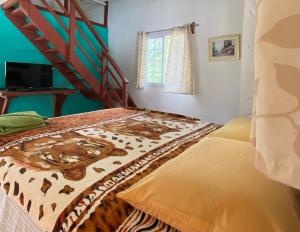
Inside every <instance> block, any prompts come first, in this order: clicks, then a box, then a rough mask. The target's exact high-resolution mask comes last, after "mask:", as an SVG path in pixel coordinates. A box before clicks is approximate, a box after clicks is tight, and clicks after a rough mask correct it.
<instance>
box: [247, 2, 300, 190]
mask: <svg viewBox="0 0 300 232" xmlns="http://www.w3.org/2000/svg"><path fill="white" fill-rule="evenodd" d="M257 4H258V5H257V27H256V45H255V48H256V49H255V51H256V54H255V59H256V60H255V69H256V73H255V74H256V75H255V76H256V92H255V107H254V118H253V125H252V126H253V130H252V132H253V133H252V138H253V143H254V144H255V145H256V150H257V155H256V160H255V164H256V167H257V168H258V169H259V170H260V171H262V172H263V173H264V174H265V175H267V176H268V177H270V178H272V179H274V180H277V181H279V182H281V183H284V184H287V185H290V186H293V187H295V188H297V189H300V62H299V54H300V30H299V28H300V27H299V22H300V3H299V0H288V1H287V0H272V1H262V0H260V1H258V2H257ZM274 9H276V10H274Z"/></svg>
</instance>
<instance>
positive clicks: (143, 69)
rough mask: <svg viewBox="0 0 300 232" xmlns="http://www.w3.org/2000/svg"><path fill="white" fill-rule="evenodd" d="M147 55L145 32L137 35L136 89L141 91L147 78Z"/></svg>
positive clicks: (146, 36)
mask: <svg viewBox="0 0 300 232" xmlns="http://www.w3.org/2000/svg"><path fill="white" fill-rule="evenodd" d="M147 53H148V35H147V33H146V32H141V33H139V34H138V49H137V80H136V88H138V89H143V88H144V86H145V80H146V76H147V56H148V55H147Z"/></svg>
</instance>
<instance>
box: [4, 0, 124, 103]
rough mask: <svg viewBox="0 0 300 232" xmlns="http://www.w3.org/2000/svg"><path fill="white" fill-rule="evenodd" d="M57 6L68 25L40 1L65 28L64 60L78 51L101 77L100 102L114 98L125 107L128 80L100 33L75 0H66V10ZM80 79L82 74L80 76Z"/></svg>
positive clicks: (70, 60)
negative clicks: (89, 35)
mask: <svg viewBox="0 0 300 232" xmlns="http://www.w3.org/2000/svg"><path fill="white" fill-rule="evenodd" d="M28 1H32V0H28ZM54 1H55V2H56V3H57V5H58V6H59V7H60V9H61V11H62V12H63V13H64V14H65V15H67V16H68V17H69V25H68V27H67V26H66V25H65V24H64V22H63V21H62V19H61V18H60V17H59V16H58V14H57V11H56V10H54V9H53V8H52V7H51V6H50V5H49V3H48V2H47V1H46V0H40V2H41V3H42V4H43V5H44V7H45V8H46V9H47V10H48V11H49V12H50V14H51V15H52V16H53V17H54V18H55V19H56V21H57V22H58V23H59V25H60V26H61V27H62V29H63V30H64V31H65V33H66V35H67V37H68V41H67V43H68V46H67V51H66V54H65V57H64V58H65V59H66V61H67V62H68V63H70V64H72V61H73V60H74V57H75V56H76V55H75V49H76V47H77V48H78V49H79V50H80V51H81V53H82V54H83V55H84V57H85V58H86V59H87V60H88V61H89V62H90V64H91V65H92V66H93V67H94V68H95V70H96V72H97V73H98V74H99V76H101V77H102V85H101V89H100V91H99V92H102V99H103V100H104V101H109V102H110V104H111V105H112V103H113V102H114V101H115V100H116V101H117V102H118V104H120V105H121V106H123V107H125V108H127V107H128V79H127V78H126V76H125V74H124V73H123V72H122V71H121V69H120V67H119V66H118V65H117V63H116V62H115V61H114V59H113V58H112V57H111V55H110V54H109V50H108V47H107V45H106V44H105V42H104V41H103V40H102V38H101V37H100V35H99V34H98V33H97V31H96V30H95V28H94V27H93V25H92V23H91V22H90V21H89V20H88V17H87V15H86V14H85V12H84V11H83V10H82V8H81V7H80V5H79V4H78V2H77V0H69V4H68V5H69V9H66V8H65V7H64V5H63V4H62V3H61V1H60V0H54ZM18 2H19V1H18V0H8V1H7V2H6V3H5V4H4V5H6V6H8V5H13V4H16V3H18ZM78 16H79V17H80V18H81V21H82V22H83V23H85V24H86V26H87V28H88V30H89V32H90V33H91V34H92V35H93V37H94V39H96V41H97V43H98V46H95V45H94V43H93V42H92V40H91V39H90V38H88V36H86V34H85V33H84V32H83V30H82V29H81V28H80V26H78V25H77V22H76V21H77V20H76V18H77V17H78ZM76 31H78V32H79V34H80V35H81V37H82V38H83V39H84V41H85V42H86V44H87V45H88V46H89V48H90V49H91V51H92V52H93V56H94V57H96V60H95V59H93V58H92V56H91V55H89V54H88V52H87V51H86V50H85V49H84V48H83V47H82V45H81V44H80V42H79V41H78V40H77V38H76ZM83 78H84V77H83Z"/></svg>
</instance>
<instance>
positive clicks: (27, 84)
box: [5, 62, 53, 89]
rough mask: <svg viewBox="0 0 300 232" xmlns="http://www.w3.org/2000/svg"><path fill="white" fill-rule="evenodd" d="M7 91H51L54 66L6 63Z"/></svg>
mask: <svg viewBox="0 0 300 232" xmlns="http://www.w3.org/2000/svg"><path fill="white" fill-rule="evenodd" d="M5 77H6V78H5V79H6V89H49V88H51V87H52V85H53V66H52V65H44V64H29V63H16V62H6V63H5Z"/></svg>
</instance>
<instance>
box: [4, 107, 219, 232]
mask: <svg viewBox="0 0 300 232" xmlns="http://www.w3.org/2000/svg"><path fill="white" fill-rule="evenodd" d="M48 122H49V125H48V126H47V127H45V128H39V129H35V130H30V131H26V132H21V133H17V134H14V135H10V136H4V137H1V139H0V185H1V193H0V199H1V200H0V211H1V212H0V230H1V231H5V232H8V231H20V232H23V231H24V232H25V231H26V232H27V231H35V232H40V231H47V232H51V231H55V232H56V231H57V232H58V231H118V230H119V231H129V230H130V227H132V226H134V225H138V224H139V226H141V224H143V226H144V227H143V228H148V230H146V231H151V230H152V231H176V230H175V229H174V228H172V227H170V226H168V225H166V224H164V223H162V222H160V221H159V220H157V219H155V218H152V217H150V216H149V215H147V214H144V213H142V212H140V211H138V210H135V209H134V208H133V207H132V206H130V205H129V204H127V203H125V202H124V201H123V200H121V199H119V198H117V197H116V194H117V193H119V192H121V191H123V190H125V189H127V188H129V187H130V186H131V185H133V184H134V183H136V182H138V181H139V180H141V179H142V178H144V177H145V176H147V175H149V174H150V173H151V172H153V171H154V170H155V169H157V168H158V167H160V166H161V165H163V164H164V163H166V162H168V161H169V160H171V159H173V158H175V157H177V156H179V155H180V154H181V153H182V152H183V151H185V150H186V149H188V148H189V147H191V146H192V145H194V144H195V143H197V142H198V141H199V140H201V138H203V137H205V136H206V135H208V134H209V133H211V132H212V131H214V130H216V129H218V128H219V127H220V126H219V125H217V124H213V123H208V122H204V121H201V120H198V119H194V118H189V117H184V116H180V115H175V114H168V113H162V112H156V111H148V110H140V109H109V110H102V111H96V112H89V113H84V114H77V115H71V116H65V117H59V118H52V119H49V120H48ZM137 219H138V220H137ZM140 228H142V227H140ZM155 228H156V229H155Z"/></svg>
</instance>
